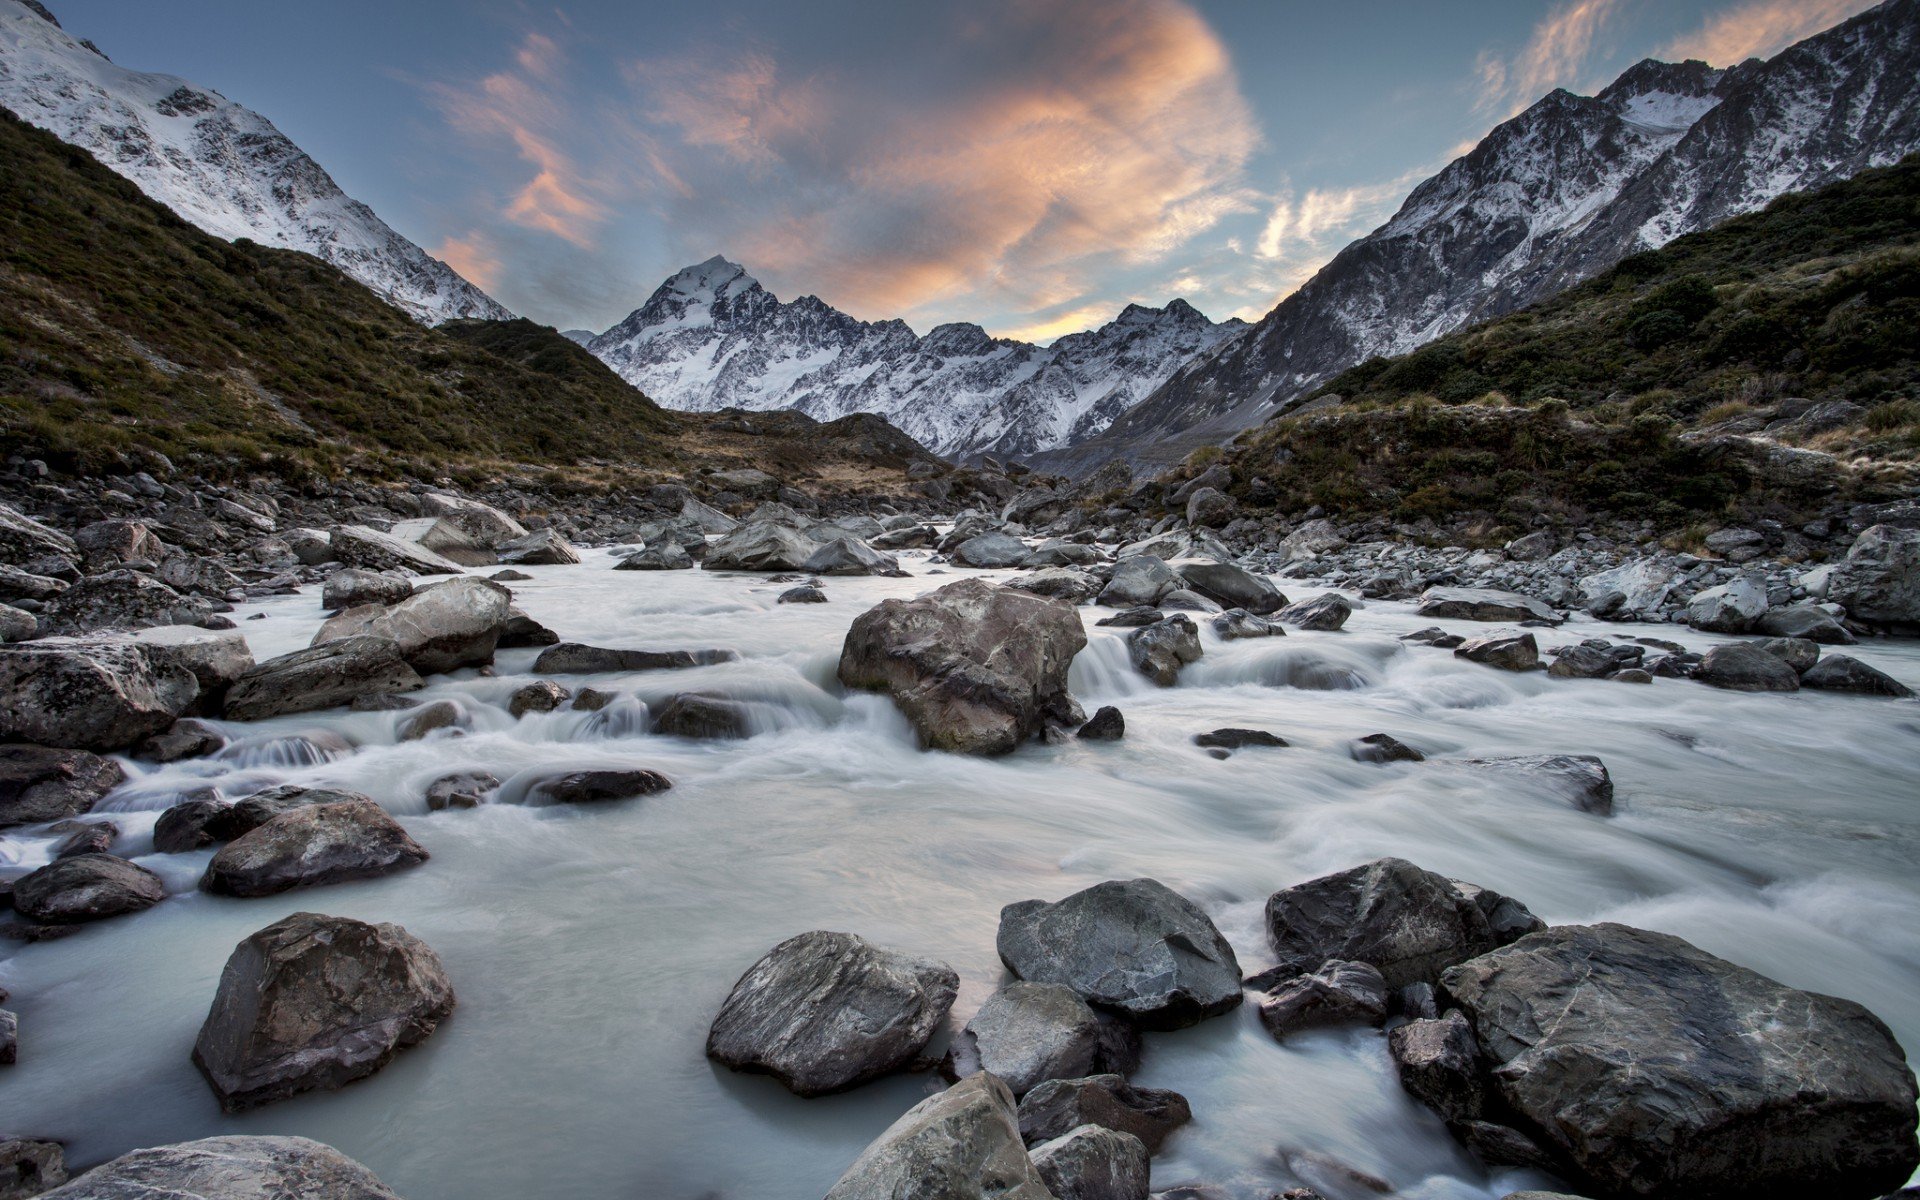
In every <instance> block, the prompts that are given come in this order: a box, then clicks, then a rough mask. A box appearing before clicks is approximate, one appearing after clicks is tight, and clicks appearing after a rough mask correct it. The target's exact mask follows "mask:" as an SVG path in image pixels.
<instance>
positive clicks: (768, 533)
mask: <svg viewBox="0 0 1920 1200" xmlns="http://www.w3.org/2000/svg"><path fill="white" fill-rule="evenodd" d="M819 548H820V543H819V542H816V541H814V540H813V539H812V538H810V537H808V536H807V535H806V534H804V533H802V532H800V531H799V530H798V529H795V528H793V527H792V526H790V525H784V524H779V523H777V522H773V521H749V522H747V523H746V524H744V525H741V526H739V527H738V528H736V529H734V530H733V531H732V532H730V533H728V534H727V535H726V536H724V537H722V538H721V539H720V540H719V541H717V542H715V543H714V544H713V545H712V546H710V547H708V549H707V556H706V558H705V560H704V561H703V562H702V563H701V565H702V566H703V567H704V568H705V569H706V570H709V571H798V570H800V569H801V568H802V567H804V566H805V565H806V561H807V560H808V559H809V558H811V557H813V552H814V551H815V550H818V549H819Z"/></svg>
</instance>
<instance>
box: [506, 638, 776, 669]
mask: <svg viewBox="0 0 1920 1200" xmlns="http://www.w3.org/2000/svg"><path fill="white" fill-rule="evenodd" d="M738 657H740V656H739V655H737V654H735V653H734V652H733V651H731V650H617V649H608V648H606V647H602V646H584V645H581V644H580V643H579V642H561V643H560V644H559V645H557V646H550V647H548V648H547V649H545V650H542V651H541V652H540V657H539V658H536V659H534V660H533V671H534V674H536V675H599V674H604V673H607V672H611V671H683V670H686V669H687V668H688V667H704V666H710V665H712V664H713V663H722V662H732V661H733V660H734V659H736V658H738Z"/></svg>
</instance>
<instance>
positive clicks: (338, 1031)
mask: <svg viewBox="0 0 1920 1200" xmlns="http://www.w3.org/2000/svg"><path fill="white" fill-rule="evenodd" d="M453 1003H454V999H453V985H452V984H450V983H449V982H447V975H446V972H445V970H444V969H442V967H441V965H440V959H439V958H438V956H436V955H435V954H434V952H433V951H432V950H431V949H429V948H428V947H427V945H426V943H425V942H422V941H420V940H419V939H418V938H416V937H414V936H413V935H412V934H410V933H408V932H407V931H406V930H404V929H402V928H401V927H400V926H398V925H391V924H388V925H369V924H366V923H365V922H363V921H355V920H351V919H349V918H346V917H329V916H323V915H321V914H319V913H307V912H300V913H294V914H293V915H292V916H289V917H285V918H283V919H281V920H279V921H276V922H274V923H273V924H271V925H269V926H267V927H266V928H265V929H262V930H260V931H259V932H258V933H255V934H253V935H251V936H250V937H248V938H247V939H246V940H245V941H242V942H241V943H240V944H239V945H238V946H235V947H234V950H233V954H232V956H231V957H229V958H228V959H227V965H226V969H225V970H223V971H221V973H220V987H219V991H218V992H217V993H216V994H215V996H214V1000H213V1007H212V1008H211V1009H210V1010H209V1011H208V1013H207V1019H206V1022H205V1023H204V1024H202V1025H201V1027H200V1036H199V1038H198V1040H196V1041H195V1042H194V1046H193V1061H194V1065H195V1066H197V1067H199V1068H200V1073H201V1074H202V1075H205V1076H206V1079H207V1082H208V1083H209V1084H210V1085H212V1087H213V1091H214V1095H215V1096H217V1097H218V1098H219V1101H220V1107H221V1108H223V1109H225V1110H226V1111H227V1112H241V1111H243V1110H245V1109H249V1108H255V1107H258V1106H259V1105H262V1104H270V1103H272V1102H273V1101H276V1100H284V1099H286V1098H287V1097H289V1096H293V1095H297V1094H299V1093H301V1092H307V1091H313V1090H315V1089H321V1088H326V1089H331V1088H337V1087H342V1086H344V1085H346V1084H349V1083H352V1082H353V1081H354V1080H356V1079H361V1078H364V1077H365V1076H368V1075H371V1074H373V1073H374V1072H375V1071H378V1070H379V1069H380V1068H381V1067H384V1066H386V1065H387V1063H388V1062H389V1061H390V1060H391V1059H392V1058H393V1056H394V1055H395V1054H397V1053H398V1052H399V1051H401V1050H403V1049H405V1048H406V1047H408V1046H412V1045H414V1044H416V1043H418V1042H421V1041H424V1040H425V1039H426V1038H427V1036H428V1035H429V1034H431V1033H432V1032H433V1031H434V1030H435V1029H436V1028H437V1027H438V1026H439V1024H440V1022H441V1021H443V1020H445V1019H446V1016H447V1014H448V1013H451V1012H452V1011H453ZM302 1194H304V1193H302Z"/></svg>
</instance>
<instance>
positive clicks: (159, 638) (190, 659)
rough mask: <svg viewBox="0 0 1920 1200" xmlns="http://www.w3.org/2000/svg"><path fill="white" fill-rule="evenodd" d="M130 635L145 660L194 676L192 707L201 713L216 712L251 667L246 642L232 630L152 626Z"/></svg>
mask: <svg viewBox="0 0 1920 1200" xmlns="http://www.w3.org/2000/svg"><path fill="white" fill-rule="evenodd" d="M129 636H130V637H131V639H132V640H133V641H134V642H135V643H136V644H138V645H139V646H140V647H141V648H142V649H143V650H145V651H146V654H147V659H148V661H150V662H152V663H155V664H156V665H165V666H174V667H180V668H182V669H184V670H185V671H186V672H187V673H188V674H190V675H192V676H193V678H194V682H196V683H198V684H199V685H200V695H199V697H198V698H197V699H196V700H195V701H194V705H193V707H194V709H195V710H196V711H200V712H217V711H218V710H219V708H220V705H221V703H222V702H223V701H224V699H225V697H226V694H227V689H228V688H230V687H232V686H233V685H234V684H235V683H237V682H238V681H239V679H240V677H241V676H242V675H245V674H246V673H247V672H248V671H251V670H252V669H253V667H254V661H253V651H252V650H250V649H249V648H248V647H247V639H246V638H245V637H243V636H241V635H240V634H239V633H238V632H237V631H234V630H231V629H201V628H199V627H197V626H193V625H155V626H152V627H150V628H147V629H140V630H136V631H135V632H134V633H132V634H131V635H129Z"/></svg>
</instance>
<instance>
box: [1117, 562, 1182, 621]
mask: <svg viewBox="0 0 1920 1200" xmlns="http://www.w3.org/2000/svg"><path fill="white" fill-rule="evenodd" d="M1179 586H1180V577H1179V576H1177V575H1175V574H1174V573H1173V568H1172V567H1169V566H1168V565H1167V564H1166V563H1165V562H1162V561H1161V560H1160V559H1158V558H1155V557H1154V556H1153V555H1151V554H1135V555H1130V556H1129V557H1126V558H1123V559H1121V560H1120V561H1119V562H1117V563H1115V564H1114V565H1113V577H1112V578H1111V579H1109V580H1108V581H1107V586H1106V588H1105V590H1103V591H1102V592H1101V593H1100V603H1101V604H1105V605H1107V606H1109V607H1111V608H1137V607H1145V606H1149V605H1154V604H1158V603H1160V597H1162V596H1164V595H1166V594H1167V593H1168V592H1171V591H1173V590H1174V589H1175V588H1177V587H1179Z"/></svg>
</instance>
